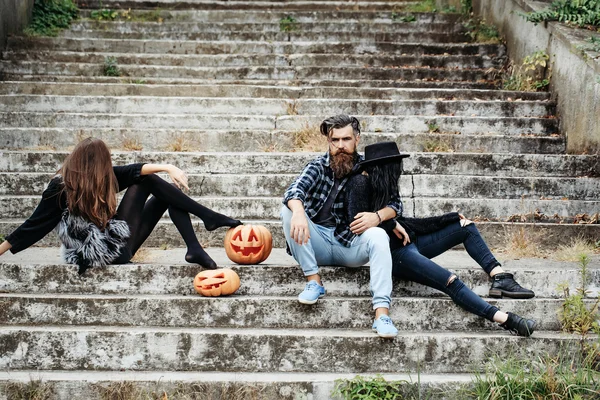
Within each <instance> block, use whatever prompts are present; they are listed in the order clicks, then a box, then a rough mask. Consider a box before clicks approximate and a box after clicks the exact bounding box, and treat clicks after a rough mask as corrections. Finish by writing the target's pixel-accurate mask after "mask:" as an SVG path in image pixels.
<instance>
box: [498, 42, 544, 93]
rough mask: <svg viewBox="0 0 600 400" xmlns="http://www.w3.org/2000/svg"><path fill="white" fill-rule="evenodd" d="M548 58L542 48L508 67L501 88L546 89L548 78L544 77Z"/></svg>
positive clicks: (532, 90)
mask: <svg viewBox="0 0 600 400" xmlns="http://www.w3.org/2000/svg"><path fill="white" fill-rule="evenodd" d="M549 59H550V56H548V54H547V53H546V52H545V51H543V50H540V51H536V52H535V53H533V54H530V55H528V56H527V57H525V58H524V59H523V62H522V64H521V65H519V66H514V65H513V66H511V67H509V68H508V71H509V72H508V73H507V74H505V76H504V78H503V85H502V86H503V88H504V89H505V90H518V91H526V92H539V91H542V90H546V89H547V88H548V85H550V79H549V78H545V77H544V75H545V72H546V68H547V67H548V60H549Z"/></svg>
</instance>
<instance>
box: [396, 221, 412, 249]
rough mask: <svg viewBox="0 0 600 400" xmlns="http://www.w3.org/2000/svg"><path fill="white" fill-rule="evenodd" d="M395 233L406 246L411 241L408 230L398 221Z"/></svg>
mask: <svg viewBox="0 0 600 400" xmlns="http://www.w3.org/2000/svg"><path fill="white" fill-rule="evenodd" d="M394 233H395V234H396V236H398V239H400V240H402V244H403V245H404V246H406V244H407V243H410V237H409V236H408V233H406V230H405V229H404V228H403V227H402V225H400V224H399V223H398V221H396V227H395V228H394Z"/></svg>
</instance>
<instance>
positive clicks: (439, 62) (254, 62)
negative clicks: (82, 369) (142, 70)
mask: <svg viewBox="0 0 600 400" xmlns="http://www.w3.org/2000/svg"><path fill="white" fill-rule="evenodd" d="M107 57H115V58H116V60H117V62H118V64H119V65H163V66H186V67H197V66H202V67H242V66H246V67H247V66H277V67H290V66H314V65H319V66H322V67H326V66H330V67H335V66H338V67H341V66H347V67H386V66H395V65H397V66H399V65H402V66H409V65H410V66H417V67H429V68H501V67H502V64H503V62H504V59H503V58H490V57H488V56H478V55H474V56H455V55H419V56H413V55H377V56H374V55H365V54H360V55H345V54H340V55H338V56H336V55H333V54H290V55H283V54H252V53H250V54H215V55H213V54H210V55H206V54H202V55H195V54H190V55H186V54H168V55H166V54H152V53H147V54H126V53H108V52H106V53H93V52H91V53H88V52H72V51H46V50H41V51H36V52H33V51H22V50H19V51H15V52H4V54H3V56H2V58H3V59H5V60H10V61H45V62H47V61H52V62H62V63H64V62H69V63H90V64H103V63H104V62H105V61H106V59H107ZM280 89H285V88H280Z"/></svg>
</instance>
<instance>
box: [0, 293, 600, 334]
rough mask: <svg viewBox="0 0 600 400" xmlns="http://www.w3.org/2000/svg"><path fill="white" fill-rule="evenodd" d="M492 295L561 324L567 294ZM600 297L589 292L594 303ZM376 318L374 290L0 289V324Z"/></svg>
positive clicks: (399, 307) (460, 315)
mask: <svg viewBox="0 0 600 400" xmlns="http://www.w3.org/2000/svg"><path fill="white" fill-rule="evenodd" d="M298 291H300V289H299V290H298ZM488 301H490V300H489V299H488ZM490 302H491V304H493V305H495V306H497V307H498V308H500V309H501V310H505V311H510V312H513V313H516V314H518V315H521V316H526V317H527V318H530V319H534V320H535V321H536V322H537V330H540V331H542V330H544V331H560V330H561V325H560V322H559V320H558V317H557V313H556V310H558V309H560V307H561V305H562V304H563V300H560V299H559V300H550V299H534V300H527V301H524V300H500V301H498V300H493V299H492V300H491V301H490ZM593 302H594V301H593V300H591V299H590V300H588V301H587V303H588V306H590V305H592V304H593ZM442 310H445V312H442ZM190 315H197V316H199V318H190ZM390 317H391V318H392V319H393V320H394V322H395V325H396V326H397V327H398V329H399V330H401V331H429V330H442V331H444V330H449V331H459V330H467V331H470V332H471V331H487V330H491V331H495V330H498V326H497V324H494V323H491V322H488V321H487V320H484V319H483V318H481V317H477V316H475V315H473V314H467V313H466V312H465V311H463V310H461V309H460V308H459V307H458V306H456V305H454V304H453V303H452V301H451V300H449V299H428V298H411V297H407V298H402V297H400V298H393V299H392V307H391V309H390ZM372 320H373V306H372V303H371V299H370V298H368V297H337V298H336V297H333V296H327V297H326V298H324V299H322V300H320V301H319V303H318V305H316V306H313V307H311V306H308V307H307V306H306V305H303V304H300V303H298V299H297V298H296V297H295V296H293V297H279V296H265V297H263V296H238V295H235V296H230V297H224V298H218V299H217V298H206V297H202V296H200V295H197V296H166V295H159V296H149V295H139V296H137V295H129V296H115V295H94V296H90V295H88V294H85V295H73V294H67V295H57V294H49V295H42V294H22V293H17V294H0V324H2V325H12V326H19V325H36V326H47V325H54V326H56V325H78V326H88V325H98V326H107V325H108V326H111V325H112V326H132V327H133V326H156V327H186V328H193V327H197V328H217V327H227V328H277V329H361V328H364V327H365V326H368V325H369V323H372Z"/></svg>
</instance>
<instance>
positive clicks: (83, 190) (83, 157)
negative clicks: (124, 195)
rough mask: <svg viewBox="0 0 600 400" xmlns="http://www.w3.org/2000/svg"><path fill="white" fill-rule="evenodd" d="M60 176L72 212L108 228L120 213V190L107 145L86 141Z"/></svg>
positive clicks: (77, 147) (90, 140) (93, 140)
mask: <svg viewBox="0 0 600 400" xmlns="http://www.w3.org/2000/svg"><path fill="white" fill-rule="evenodd" d="M58 173H59V174H60V175H62V179H63V182H64V186H63V191H64V192H65V193H66V195H67V207H68V209H69V212H70V213H71V214H73V215H79V216H82V217H84V218H85V219H87V220H88V221H90V222H92V223H94V224H95V225H96V226H98V227H99V228H102V229H104V228H105V227H106V224H107V223H108V220H109V219H111V218H112V217H113V216H114V215H115V212H116V210H117V192H118V191H119V184H118V182H117V178H116V176H115V173H114V172H113V168H112V160H111V158H110V150H109V149H108V147H106V144H104V142H103V141H102V140H100V139H96V138H87V139H84V140H82V141H81V142H79V144H78V145H77V146H75V148H74V149H73V151H72V152H71V154H69V155H68V156H67V158H66V159H65V162H64V163H63V165H62V167H61V168H60V170H59V171H58Z"/></svg>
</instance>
